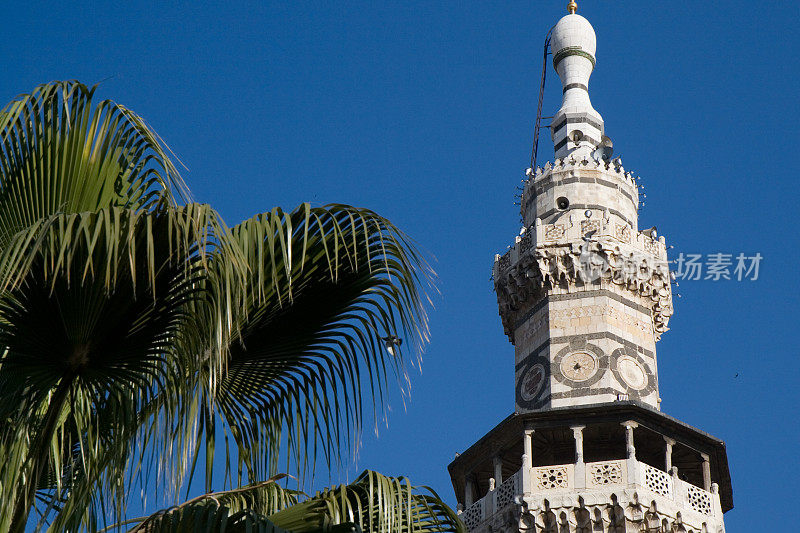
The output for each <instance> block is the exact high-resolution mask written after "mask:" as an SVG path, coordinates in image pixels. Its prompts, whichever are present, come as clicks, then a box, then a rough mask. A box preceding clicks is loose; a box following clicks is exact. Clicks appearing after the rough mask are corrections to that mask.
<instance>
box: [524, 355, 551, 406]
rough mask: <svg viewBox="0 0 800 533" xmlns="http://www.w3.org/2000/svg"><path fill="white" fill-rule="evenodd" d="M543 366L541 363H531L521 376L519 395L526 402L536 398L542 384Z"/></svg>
mask: <svg viewBox="0 0 800 533" xmlns="http://www.w3.org/2000/svg"><path fill="white" fill-rule="evenodd" d="M544 376H545V371H544V366H542V364H541V363H539V364H536V365H533V366H532V367H530V368H529V369H528V371H527V372H526V373H525V376H524V377H523V378H522V384H521V385H522V386H521V387H520V389H519V393H520V396H522V399H523V400H525V401H526V402H530V401H531V400H534V399H536V397H537V396H538V395H539V392H541V390H542V387H543V386H544Z"/></svg>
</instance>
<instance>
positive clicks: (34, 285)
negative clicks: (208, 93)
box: [0, 204, 216, 525]
mask: <svg viewBox="0 0 800 533" xmlns="http://www.w3.org/2000/svg"><path fill="white" fill-rule="evenodd" d="M215 216H216V215H215V213H214V212H213V211H212V210H211V209H210V208H208V206H201V205H196V204H190V205H189V206H186V207H182V208H171V209H167V210H158V211H155V212H144V211H134V210H131V209H127V208H121V207H109V208H105V209H101V210H99V211H96V212H83V213H76V214H60V215H54V216H52V217H50V219H49V220H48V223H46V224H39V225H36V226H34V227H33V228H29V230H26V231H25V232H20V233H19V234H18V236H19V237H20V239H19V242H21V243H24V245H19V246H12V247H9V248H7V249H6V250H3V251H2V252H5V253H0V269H2V271H3V272H13V273H14V274H13V276H12V277H11V278H10V279H8V280H7V281H6V283H4V284H3V288H4V290H3V293H2V295H3V298H0V325H1V327H0V345H2V346H5V347H6V352H5V354H4V355H3V357H2V359H0V396H2V397H3V399H4V401H3V402H2V403H0V419H5V420H8V421H9V422H10V424H9V425H6V426H3V428H2V429H0V447H3V448H4V449H5V450H7V452H8V453H10V454H13V455H16V456H19V457H21V458H22V461H21V462H20V463H17V464H14V465H11V464H4V465H0V480H3V483H2V485H0V492H4V494H0V496H2V497H3V499H4V501H12V500H6V498H7V497H8V498H10V497H11V496H10V495H11V494H13V495H14V499H15V500H14V501H16V509H17V510H16V511H12V509H14V506H4V508H3V509H0V525H2V524H3V523H10V522H9V521H10V520H11V518H10V517H11V516H12V513H13V516H14V517H15V518H14V519H13V520H14V523H15V524H20V520H22V519H23V514H22V511H21V510H20V509H23V508H25V509H29V508H30V505H31V503H32V501H33V498H34V492H33V491H34V489H35V488H37V486H38V485H39V480H40V479H42V478H43V476H46V475H47V472H54V473H56V474H54V478H53V479H54V481H55V486H54V487H52V490H53V491H54V496H53V497H54V498H55V499H54V500H53V501H57V500H59V499H60V498H61V496H62V495H63V493H64V490H65V486H66V487H69V488H70V489H71V490H72V491H73V492H75V487H74V484H75V482H76V481H78V480H80V481H82V482H85V483H87V484H89V485H90V486H92V487H93V489H94V490H97V488H98V486H97V484H100V485H103V484H104V487H103V488H104V490H103V491H100V492H101V493H103V494H104V498H107V500H105V501H108V500H114V498H116V499H117V509H118V510H119V509H121V507H122V503H121V502H122V499H123V496H124V494H122V492H120V491H122V484H121V482H122V480H123V479H124V476H123V475H122V473H123V472H125V471H126V469H127V467H128V460H129V459H130V457H131V455H130V452H131V450H136V449H139V450H140V451H142V450H143V449H144V448H145V447H146V444H147V443H150V442H152V441H153V440H154V438H155V435H156V434H159V433H160V434H161V435H162V437H166V436H167V435H168V433H167V431H168V428H170V427H174V426H175V425H176V424H177V425H179V424H180V423H181V421H180V420H179V419H176V418H174V414H175V413H179V412H180V395H179V390H180V389H179V387H178V385H179V384H182V383H183V382H184V381H185V376H186V374H187V372H196V370H195V369H196V367H195V364H194V361H193V360H192V359H191V358H190V357H188V356H185V354H184V352H183V351H181V350H178V349H177V347H178V346H182V347H186V346H189V345H192V343H194V345H196V346H200V345H205V344H206V339H202V342H201V341H200V340H197V339H193V338H192V328H191V323H190V321H189V320H188V317H187V314H186V307H187V304H188V302H191V301H193V300H196V299H198V298H202V297H203V294H202V293H198V292H197V290H196V286H197V285H198V283H200V281H201V274H202V272H203V269H202V263H203V261H204V257H205V253H206V248H207V245H206V244H204V243H207V242H208V240H209V239H210V238H211V237H210V235H209V227H210V226H213V224H211V223H210V222H209V221H210V220H212V219H214V218H215ZM26 233H31V234H32V236H31V237H30V238H28V236H27V235H23V234H26ZM9 265H13V266H9ZM2 267H6V268H2ZM20 428H24V430H23V429H20ZM158 442H160V443H161V444H160V445H159V447H158V451H159V452H160V453H161V454H162V455H163V457H164V461H168V460H171V459H172V458H173V455H174V454H172V446H171V441H170V440H168V439H167V438H162V439H160V440H159V441H158ZM76 446H77V448H78V450H79V452H80V453H79V454H78V455H79V458H80V461H79V468H78V467H74V466H70V465H71V461H70V458H71V457H73V456H74V455H75V453H76V452H75V447H76ZM5 450H4V451H5ZM100 450H103V453H100ZM181 463H182V461H181V460H180V458H178V460H177V462H176V464H178V465H180V464H181ZM65 468H66V470H65ZM78 474H79V478H80V479H78V478H77V477H76V476H77V475H78ZM66 475H69V476H71V477H70V479H69V480H65V479H64V477H65V476H66ZM69 476H68V477H69ZM178 477H179V478H180V476H178ZM31 480H33V481H31ZM19 483H25V484H27V486H26V488H25V489H24V490H22V491H20V490H19V489H18V488H17V485H18V484H19ZM76 493H81V492H80V491H77V492H76ZM83 493H84V494H86V495H89V494H91V493H92V491H83ZM70 502H71V503H70V505H72V506H73V507H74V506H77V508H80V504H79V503H77V502H76V501H75V500H74V498H72V499H71V500H70ZM102 503H103V502H100V504H101V505H102ZM82 504H87V505H88V502H82ZM87 516H88V515H87Z"/></svg>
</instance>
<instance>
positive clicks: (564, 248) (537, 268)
mask: <svg viewBox="0 0 800 533" xmlns="http://www.w3.org/2000/svg"><path fill="white" fill-rule="evenodd" d="M524 244H526V243H525V241H524V240H523V241H522V242H521V243H520V245H523V246H519V248H518V249H517V250H512V251H513V252H516V254H515V255H517V257H516V261H514V262H513V263H512V261H511V252H509V253H507V254H506V255H504V256H502V257H499V258H498V260H497V262H496V263H495V271H494V286H495V292H496V293H497V303H498V306H499V309H500V317H501V318H502V321H503V327H504V329H505V333H506V335H508V336H509V338H510V339H511V340H512V341H513V334H514V325H515V322H516V318H517V314H518V313H519V312H520V311H522V310H523V309H524V308H525V307H528V306H529V304H531V303H533V302H535V301H538V300H541V299H542V298H544V297H545V296H548V295H549V294H551V292H552V291H553V289H554V288H558V289H559V291H558V292H562V291H563V290H564V289H565V288H566V289H567V290H569V289H575V290H576V291H577V290H579V289H583V288H585V287H586V286H587V285H588V286H595V285H596V284H597V283H598V282H599V284H600V286H602V285H603V284H604V283H605V284H606V285H608V284H611V285H613V286H616V287H618V288H621V289H623V290H624V291H627V292H628V293H630V294H631V296H636V297H641V299H643V300H644V301H645V302H649V306H648V307H649V309H650V313H651V316H652V319H653V330H654V333H655V335H656V338H659V337H660V335H661V334H662V333H664V332H665V331H667V329H668V328H667V324H668V323H669V319H670V317H671V316H672V313H673V308H672V285H671V280H670V275H669V267H668V265H667V264H666V263H664V262H661V261H650V260H647V259H654V258H646V257H643V256H637V255H635V254H633V253H629V252H627V251H626V250H623V249H622V248H620V247H619V246H615V245H614V244H613V243H605V242H591V241H584V242H582V243H577V242H571V243H564V244H556V245H549V246H545V245H543V246H537V247H533V246H531V245H530V239H528V246H524Z"/></svg>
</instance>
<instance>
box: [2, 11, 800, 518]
mask: <svg viewBox="0 0 800 533" xmlns="http://www.w3.org/2000/svg"><path fill="white" fill-rule="evenodd" d="M565 5H566V0H552V1H547V2H541V1H539V2H536V1H531V0H528V1H502V2H486V1H462V2H456V1H438V2H433V1H429V2H419V1H409V0H404V1H392V2H381V3H380V4H378V3H374V2H351V1H339V2H325V3H323V2H306V1H292V2H281V3H277V2H258V3H256V2H226V3H224V4H223V3H220V4H210V3H206V2H199V1H195V2H191V3H173V2H124V3H121V2H115V3H110V2H109V3H105V2H103V3H100V2H98V3H86V2H84V3H75V4H73V5H69V3H67V2H60V3H53V5H50V4H39V3H36V2H30V3H18V4H16V5H14V6H11V5H7V6H6V10H5V17H4V19H5V20H6V23H5V25H4V29H3V32H2V33H0V64H2V67H3V76H2V77H0V100H2V101H8V100H10V99H11V98H12V97H13V96H14V95H16V94H18V93H20V92H24V91H28V90H30V89H31V88H32V87H33V86H34V85H36V84H38V83H41V82H45V81H49V80H53V79H65V78H77V79H80V80H81V81H83V82H85V83H89V84H91V83H96V82H100V81H101V80H105V81H103V83H102V88H101V91H100V95H101V96H103V97H110V98H113V99H115V100H117V101H119V102H121V103H123V104H125V105H127V106H129V107H131V108H132V109H134V110H135V111H137V112H138V113H140V114H141V115H143V116H144V117H146V118H147V119H148V121H149V122H150V123H151V124H152V125H153V126H154V127H155V129H156V130H157V131H158V132H159V133H160V134H161V135H162V136H163V138H164V139H165V140H166V141H167V143H168V144H169V145H170V146H171V148H172V149H173V150H174V151H175V152H176V153H177V154H178V155H179V156H180V157H181V159H182V160H183V161H184V162H185V163H186V165H187V166H188V167H189V169H190V171H189V172H187V173H186V178H187V180H188V182H189V184H190V186H191V188H192V190H193V192H194V194H195V196H196V198H197V199H198V200H200V201H207V202H211V203H213V204H214V205H215V206H216V207H217V208H218V209H219V210H220V211H221V212H222V213H223V215H224V216H225V217H226V219H227V220H228V222H229V223H235V222H237V221H239V220H241V219H243V218H246V217H248V216H250V215H252V214H254V213H256V212H260V211H266V210H269V209H270V208H271V207H272V206H274V205H280V206H283V207H292V206H295V205H296V204H298V203H300V202H302V201H311V202H313V203H315V204H324V203H328V202H344V203H350V204H354V205H358V206H366V207H370V208H372V209H374V210H376V211H378V212H379V213H381V214H383V215H385V216H387V217H389V218H390V219H391V220H392V221H394V222H395V223H396V224H397V225H399V226H400V227H401V228H403V229H404V230H406V231H407V232H408V233H409V234H411V236H413V237H414V238H416V240H417V241H418V242H419V244H420V246H421V247H422V248H423V249H425V250H426V251H428V252H429V253H430V254H432V255H435V257H436V262H435V264H434V268H435V269H436V270H437V272H438V274H439V276H440V288H441V291H442V297H441V298H439V299H438V300H437V301H436V308H435V310H433V311H432V314H431V319H432V334H433V341H432V343H431V345H430V347H429V349H428V351H427V353H426V354H425V360H424V367H423V370H424V371H423V373H422V374H421V375H415V376H414V382H413V395H412V399H411V402H410V403H409V404H408V407H407V409H406V410H405V411H404V410H403V407H402V403H401V402H400V400H399V398H395V400H394V401H393V403H392V413H391V416H390V418H389V426H388V428H386V427H383V428H382V429H381V432H380V438H379V439H378V440H376V439H375V438H374V437H372V436H370V435H368V436H367V438H366V439H365V441H364V445H363V450H362V453H361V457H360V460H359V465H358V468H361V467H370V468H373V469H376V470H380V471H382V472H385V473H389V474H401V473H402V474H407V475H409V476H410V477H411V479H412V480H413V481H414V482H416V483H424V484H428V485H430V486H432V487H433V488H435V489H436V490H437V491H439V492H440V494H442V495H443V496H444V497H445V498H446V499H447V500H448V501H449V502H451V503H454V497H453V494H452V489H451V487H450V481H449V477H448V475H447V471H446V466H447V464H448V463H449V462H450V461H451V460H452V458H453V456H454V453H455V452H458V451H462V450H463V449H465V448H467V447H468V446H469V445H470V444H472V443H473V442H474V441H475V440H477V439H478V438H479V437H481V436H482V435H483V434H484V433H485V432H486V431H488V430H489V429H490V428H491V427H493V426H494V425H495V424H496V423H497V422H499V421H500V420H502V419H503V418H504V417H505V416H507V415H508V414H509V413H511V411H512V410H513V408H514V391H513V347H512V346H511V344H509V343H508V340H507V339H506V337H505V336H504V335H503V330H502V327H501V325H500V320H499V318H498V314H497V307H496V299H495V296H494V293H493V291H492V285H491V282H490V280H489V276H490V274H491V272H490V269H491V265H492V261H493V257H494V254H495V253H497V252H502V251H504V250H505V248H506V246H507V245H508V244H510V243H512V242H513V238H514V236H515V235H516V234H517V233H518V231H519V213H518V208H517V206H515V205H514V194H515V192H516V191H515V188H516V187H517V185H519V182H520V179H521V178H522V177H523V173H524V171H525V168H526V167H527V166H528V160H529V154H530V145H531V139H532V124H533V121H534V118H535V113H536V96H537V91H538V84H539V76H540V70H541V53H542V42H543V39H544V36H545V34H546V33H547V30H548V29H549V28H550V27H551V26H552V25H553V24H554V23H555V22H556V21H557V20H558V18H559V17H560V16H561V15H562V14H563V13H564V6H565ZM580 13H581V14H583V15H584V16H586V17H587V18H589V20H590V21H591V22H592V23H593V25H594V27H595V29H596V31H597V36H598V52H597V60H598V63H597V69H596V70H595V73H594V75H593V77H592V80H591V85H590V88H591V94H592V100H593V103H594V106H595V108H596V109H597V110H598V111H599V112H600V113H601V114H602V115H603V117H604V119H605V125H606V132H607V133H608V135H610V136H611V137H612V139H613V140H614V142H615V146H616V153H617V154H619V155H621V156H622V157H623V161H624V164H625V167H626V168H628V169H630V170H633V171H634V172H636V173H637V174H639V175H641V176H642V183H643V184H644V185H645V187H646V191H645V192H646V194H647V201H646V206H645V207H644V209H643V210H642V217H641V227H648V226H650V225H653V224H657V225H658V227H659V231H660V233H662V234H664V235H665V236H666V238H667V240H668V243H670V244H674V245H675V246H676V249H675V252H681V251H682V252H685V253H703V254H706V253H714V252H725V253H732V254H737V253H739V252H745V253H748V254H753V253H756V252H760V253H761V254H762V255H763V256H764V260H763V263H762V265H761V272H760V279H759V280H758V281H755V282H752V281H750V282H735V281H728V282H710V281H695V282H689V281H687V282H684V283H681V286H680V289H679V292H680V293H681V294H682V296H683V298H681V299H680V300H676V314H675V316H674V318H673V320H672V322H671V323H670V326H671V328H672V330H671V331H670V332H669V333H667V334H666V335H664V338H663V340H662V341H661V342H660V343H659V345H658V350H659V352H658V353H659V364H660V366H659V370H660V384H661V396H662V398H663V399H664V402H663V404H662V408H663V410H664V411H665V412H666V413H668V414H670V415H672V416H675V417H677V418H680V419H681V420H683V421H685V422H687V423H689V424H692V425H694V426H696V427H699V428H702V429H704V430H706V431H708V432H710V433H712V434H714V435H715V436H717V437H720V438H722V439H724V440H725V441H726V442H727V444H728V450H729V461H730V467H731V472H732V476H733V483H734V499H735V504H736V508H735V509H734V510H733V511H731V512H730V513H728V515H727V517H726V522H727V526H728V531H729V533H739V532H746V531H763V530H764V528H765V527H766V526H765V525H764V524H766V523H770V524H780V523H783V524H787V523H793V522H792V521H793V520H795V514H796V513H795V510H794V509H795V507H796V505H795V502H794V499H795V497H796V494H797V489H798V488H799V487H800V483H798V480H799V479H800V467H798V461H797V449H798V444H800V430H798V422H797V418H798V408H797V405H798V402H797V391H796V386H797V385H798V377H799V376H800V371H799V370H798V355H800V353H799V352H800V350H798V344H797V340H796V339H797V334H796V332H797V330H798V326H797V319H798V303H797V297H798V292H799V291H798V276H797V272H798V259H800V255H799V254H798V250H797V246H798V242H799V241H800V239H798V236H797V226H798V224H797V216H798V215H797V214H796V211H797V189H798V186H797V179H798V173H797V162H796V159H797V151H798V150H797V143H798V139H797V137H798V135H797V132H796V130H797V124H798V123H800V117H799V116H798V103H797V87H798V76H797V72H798V59H797V50H798V47H799V46H798V45H800V39H798V31H797V20H798V18H800V17H799V16H800V8H798V4H797V3H796V2H753V1H745V0H720V1H715V2H677V1H671V2H655V1H650V2H646V1H641V0H637V1H616V2H609V1H607V0H582V1H581V2H580ZM549 81H550V83H549V86H548V91H547V95H546V98H545V114H546V115H551V114H553V112H554V111H555V110H556V109H557V108H558V105H559V93H560V91H559V89H558V84H557V78H556V77H555V76H554V73H553V72H552V70H551V71H550V80H549ZM548 158H552V145H551V143H549V138H548V137H547V136H545V138H544V141H543V142H542V150H541V153H540V160H542V161H544V160H546V159H548ZM793 331H794V332H795V333H792V332H793ZM737 374H738V377H736V375H737ZM358 468H353V469H352V471H353V472H354V471H356V470H357V469H358Z"/></svg>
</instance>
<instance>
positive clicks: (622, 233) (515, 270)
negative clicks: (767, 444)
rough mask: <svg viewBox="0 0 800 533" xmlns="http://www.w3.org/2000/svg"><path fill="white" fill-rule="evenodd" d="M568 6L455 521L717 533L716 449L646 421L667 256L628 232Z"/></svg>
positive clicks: (589, 50)
mask: <svg viewBox="0 0 800 533" xmlns="http://www.w3.org/2000/svg"><path fill="white" fill-rule="evenodd" d="M576 11H577V4H576V3H575V2H574V1H573V2H570V3H569V6H568V12H569V14H567V15H566V16H564V17H563V18H562V19H561V20H559V21H558V23H557V24H556V25H555V27H554V28H553V30H552V39H551V51H552V60H553V67H554V68H555V70H556V71H557V72H558V75H559V77H560V79H561V85H562V89H563V99H562V104H561V108H560V109H559V110H558V112H557V113H556V114H555V116H554V117H553V120H552V123H551V125H550V129H551V131H552V137H553V143H554V149H555V156H556V159H555V161H554V162H553V164H550V163H547V164H546V165H545V166H544V168H536V169H529V170H528V172H527V179H526V181H525V185H524V190H523V195H522V202H521V214H522V219H523V223H524V226H523V228H522V230H521V232H520V235H519V236H518V237H517V238H516V239H515V243H514V245H513V246H512V247H511V248H510V249H509V250H508V252H506V253H505V254H504V255H502V256H500V255H498V256H497V257H496V261H495V264H494V268H493V277H494V283H495V291H496V293H497V299H498V305H499V310H500V317H501V319H502V323H503V326H504V328H505V332H506V334H507V335H508V337H509V340H510V341H511V343H512V344H513V345H514V351H515V391H514V396H515V410H514V413H513V414H512V415H510V416H509V417H508V418H506V419H505V420H504V421H503V422H501V423H500V424H499V425H498V426H497V427H496V428H494V429H493V430H492V431H491V432H490V433H488V434H487V435H486V436H485V437H483V438H482V439H481V440H480V441H478V442H477V443H476V444H474V445H473V446H472V447H470V448H469V449H468V450H467V451H466V452H464V453H462V454H461V455H460V456H459V457H457V458H456V460H455V461H453V463H451V464H450V466H449V470H450V473H451V476H452V478H453V485H454V487H455V490H456V494H457V496H458V498H459V502H460V503H461V504H462V509H463V512H462V514H461V517H462V519H463V520H464V522H465V523H466V524H467V525H468V527H469V528H470V530H471V531H481V532H483V531H486V532H487V533H488V532H489V531H491V532H493V533H498V532H506V531H531V532H539V531H544V532H548V533H549V532H552V533H565V532H579V533H588V532H594V531H603V532H615V533H616V532H628V531H637V532H639V531H647V532H659V533H666V532H670V533H671V532H678V531H695V532H704V533H708V532H712V533H719V532H721V531H724V525H723V517H722V514H723V512H725V511H727V510H729V509H730V508H732V507H733V497H732V490H731V483H730V474H729V471H728V465H727V455H726V452H725V445H724V443H723V442H722V441H720V440H718V439H716V438H714V437H712V436H710V435H708V434H706V433H703V432H701V431H699V430H697V429H694V428H692V427H690V426H688V425H686V424H683V423H682V422H679V421H678V420H675V419H673V418H671V417H668V416H666V415H664V414H662V413H661V412H660V404H661V398H660V396H659V389H658V368H657V359H656V342H657V341H658V340H659V339H660V336H661V334H662V333H664V332H666V331H667V324H668V322H669V318H670V316H671V315H672V312H673V308H672V287H671V279H670V272H669V264H668V260H667V249H666V245H665V240H664V237H663V236H659V235H658V234H657V233H656V229H655V227H653V228H650V229H646V230H643V231H640V230H639V227H638V209H639V187H638V185H637V179H638V178H635V177H634V176H633V175H632V174H631V173H630V172H628V171H626V170H625V169H624V168H623V166H622V161H621V160H620V159H619V158H618V157H617V158H613V156H612V153H611V152H612V148H611V147H612V143H611V141H610V140H609V139H608V137H606V136H605V131H604V125H603V118H602V117H601V116H600V114H599V113H598V112H597V111H596V110H595V109H594V108H593V107H592V103H591V100H590V98H589V77H590V76H591V74H592V72H593V70H594V68H595V65H596V56H595V54H596V44H597V41H596V36H595V32H594V29H593V28H592V26H591V24H590V23H589V21H588V20H586V19H585V18H584V17H582V16H580V15H578V14H577V13H576ZM633 126H635V125H631V127H633Z"/></svg>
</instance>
